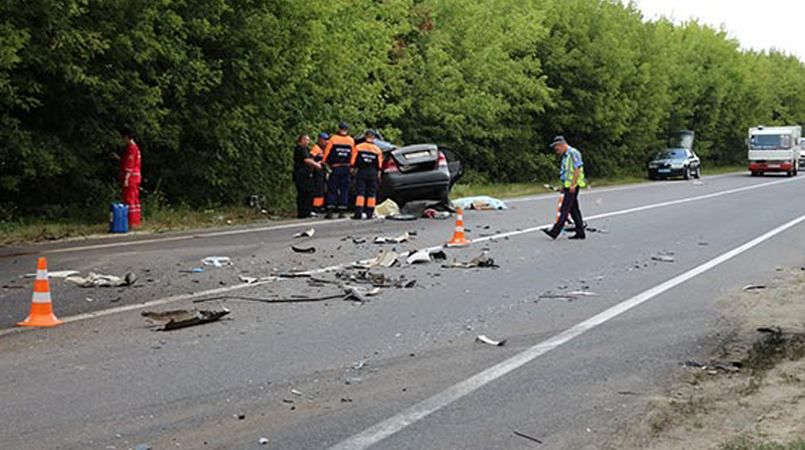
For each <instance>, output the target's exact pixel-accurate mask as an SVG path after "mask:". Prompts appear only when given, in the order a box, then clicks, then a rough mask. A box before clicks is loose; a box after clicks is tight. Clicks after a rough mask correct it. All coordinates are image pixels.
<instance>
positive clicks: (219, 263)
mask: <svg viewBox="0 0 805 450" xmlns="http://www.w3.org/2000/svg"><path fill="white" fill-rule="evenodd" d="M201 262H202V263H204V265H205V266H213V267H224V266H231V265H232V260H231V259H229V257H228V256H208V257H206V258H204V259H202V260H201Z"/></svg>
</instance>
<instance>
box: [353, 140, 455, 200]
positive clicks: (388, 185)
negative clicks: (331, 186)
mask: <svg viewBox="0 0 805 450" xmlns="http://www.w3.org/2000/svg"><path fill="white" fill-rule="evenodd" d="M363 140H364V139H363V135H361V136H358V137H357V138H356V139H355V141H356V142H357V143H360V142H363ZM375 145H377V146H378V147H380V149H381V150H383V176H382V178H381V181H380V187H379V190H378V196H377V197H378V201H381V202H382V201H383V200H385V199H387V198H390V199H392V200H394V202H395V203H397V204H398V205H400V206H402V205H404V204H406V203H408V202H410V201H414V200H434V201H440V202H444V203H447V202H448V201H449V195H450V189H451V188H452V187H453V185H454V184H455V183H456V181H458V180H459V179H460V178H461V176H462V175H464V162H463V160H462V159H461V157H460V156H459V155H458V154H457V153H456V152H455V151H453V150H451V149H449V148H445V147H440V146H438V145H436V144H416V145H408V146H404V147H397V146H395V145H394V144H392V143H390V142H388V141H386V140H384V139H383V138H382V136H378V138H377V139H375Z"/></svg>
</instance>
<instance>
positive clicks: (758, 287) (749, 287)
mask: <svg viewBox="0 0 805 450" xmlns="http://www.w3.org/2000/svg"><path fill="white" fill-rule="evenodd" d="M742 289H743V290H744V291H760V290H763V289H766V285H765V284H747V285H746V286H744V287H743V288H742Z"/></svg>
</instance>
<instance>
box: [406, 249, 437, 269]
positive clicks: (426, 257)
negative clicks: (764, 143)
mask: <svg viewBox="0 0 805 450" xmlns="http://www.w3.org/2000/svg"><path fill="white" fill-rule="evenodd" d="M431 261H432V259H431V256H430V251H428V250H427V249H426V250H418V251H415V252H413V253H411V254H410V255H409V256H408V259H407V260H406V263H408V264H409V265H413V264H427V263H430V262H431Z"/></svg>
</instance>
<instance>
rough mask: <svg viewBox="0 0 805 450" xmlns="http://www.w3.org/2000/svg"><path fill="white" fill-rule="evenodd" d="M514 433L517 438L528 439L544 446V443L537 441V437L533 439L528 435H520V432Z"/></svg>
mask: <svg viewBox="0 0 805 450" xmlns="http://www.w3.org/2000/svg"><path fill="white" fill-rule="evenodd" d="M513 432H514V435H515V436H518V437H521V438H523V439H528V440H529V441H533V442H536V443H537V444H542V441H540V440H539V439H537V438H535V437H533V436H529V435H527V434H524V433H520V432H519V431H517V430H514V431H513Z"/></svg>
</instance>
